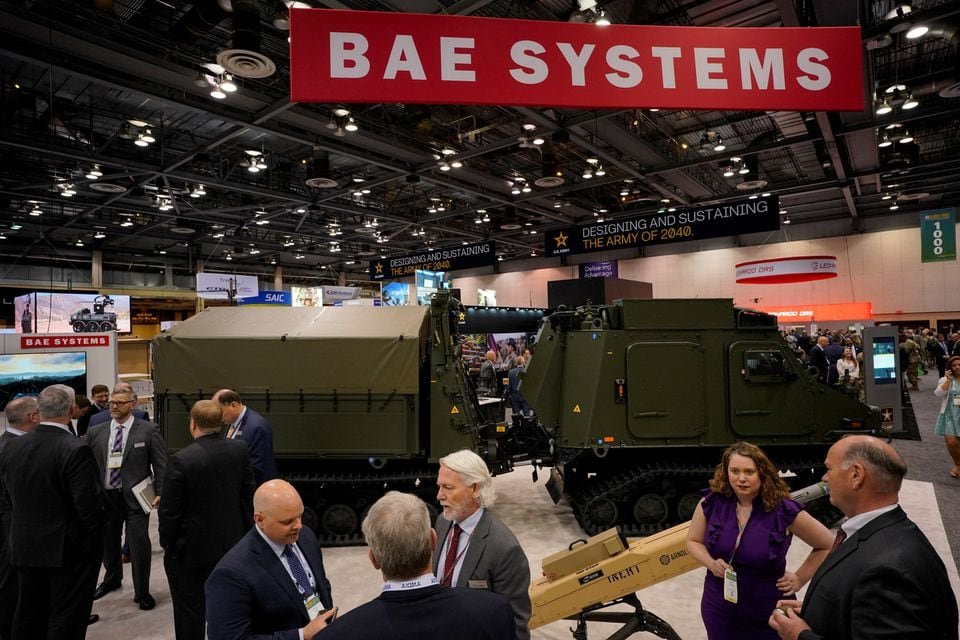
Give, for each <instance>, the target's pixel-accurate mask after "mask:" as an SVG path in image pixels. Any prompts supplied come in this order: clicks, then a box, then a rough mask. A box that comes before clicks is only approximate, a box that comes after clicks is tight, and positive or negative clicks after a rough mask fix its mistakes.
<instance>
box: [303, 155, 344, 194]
mask: <svg viewBox="0 0 960 640" xmlns="http://www.w3.org/2000/svg"><path fill="white" fill-rule="evenodd" d="M304 184H306V185H307V186H308V187H313V188H314V189H333V188H334V187H336V186H337V181H336V180H334V179H332V178H331V177H330V154H329V153H327V152H326V151H323V150H320V149H315V150H314V152H313V160H312V162H311V164H310V169H309V170H308V171H307V179H306V180H305V181H304Z"/></svg>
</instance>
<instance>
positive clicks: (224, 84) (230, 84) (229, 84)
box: [220, 73, 237, 93]
mask: <svg viewBox="0 0 960 640" xmlns="http://www.w3.org/2000/svg"><path fill="white" fill-rule="evenodd" d="M220 88H221V89H222V90H223V91H226V92H227V93H233V92H234V91H236V90H237V84H236V83H235V82H234V81H233V76H232V75H230V74H229V73H225V74H223V79H222V80H220Z"/></svg>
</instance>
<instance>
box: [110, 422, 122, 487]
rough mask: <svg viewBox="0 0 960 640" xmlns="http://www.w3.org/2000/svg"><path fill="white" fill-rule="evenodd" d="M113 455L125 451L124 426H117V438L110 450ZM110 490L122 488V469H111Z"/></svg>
mask: <svg viewBox="0 0 960 640" xmlns="http://www.w3.org/2000/svg"><path fill="white" fill-rule="evenodd" d="M110 451H111V453H119V452H121V451H123V425H122V424H118V425H117V436H116V437H115V438H114V439H113V449H111V450H110ZM110 488H111V489H119V488H120V467H117V468H116V469H110Z"/></svg>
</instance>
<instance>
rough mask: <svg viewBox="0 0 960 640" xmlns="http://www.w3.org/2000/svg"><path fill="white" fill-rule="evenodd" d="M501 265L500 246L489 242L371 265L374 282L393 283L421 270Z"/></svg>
mask: <svg viewBox="0 0 960 640" xmlns="http://www.w3.org/2000/svg"><path fill="white" fill-rule="evenodd" d="M496 261H497V250H496V243H494V241H493V240H485V241H483V242H478V243H476V244H468V245H464V246H459V247H450V248H449V249H435V250H431V251H424V252H422V253H414V254H410V255H406V256H396V257H393V258H383V259H380V260H371V261H370V279H371V280H383V279H388V280H393V279H395V278H403V277H406V276H412V275H414V274H415V273H416V271H417V270H418V269H422V270H426V271H455V270H457V269H472V268H473V267H488V266H490V265H492V264H494V263H495V262H496Z"/></svg>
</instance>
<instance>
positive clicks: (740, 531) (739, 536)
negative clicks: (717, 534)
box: [727, 511, 753, 565]
mask: <svg viewBox="0 0 960 640" xmlns="http://www.w3.org/2000/svg"><path fill="white" fill-rule="evenodd" d="M750 515H751V516H752V515H753V511H751V512H750ZM749 522H750V516H747V522H744V523H743V524H742V525H741V524H740V518H739V517H737V541H736V542H735V543H734V544H733V551H731V552H730V559H729V560H728V561H727V564H729V565H733V557H734V556H735V555H737V549H739V548H740V540H741V539H742V538H743V530H744V529H746V528H747V524H748V523H749Z"/></svg>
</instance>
